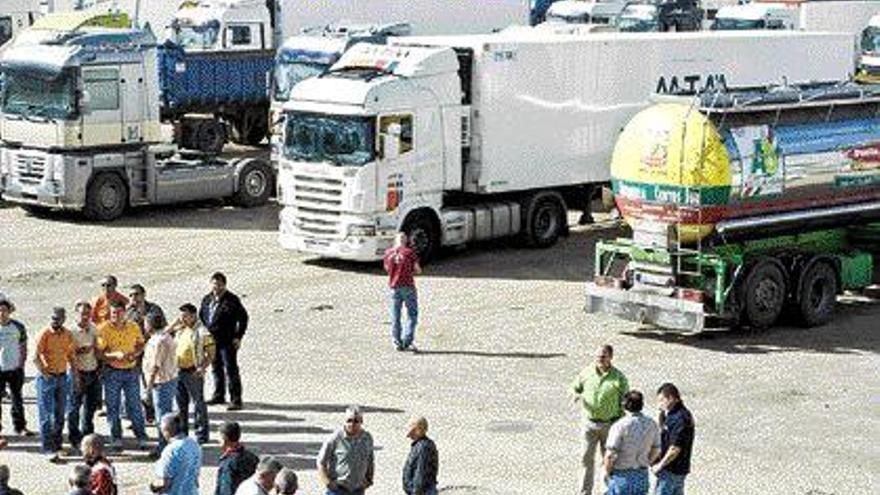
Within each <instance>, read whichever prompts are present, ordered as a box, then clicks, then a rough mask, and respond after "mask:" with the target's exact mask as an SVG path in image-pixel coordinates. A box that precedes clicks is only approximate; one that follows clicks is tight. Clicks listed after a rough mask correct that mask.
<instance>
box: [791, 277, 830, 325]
mask: <svg viewBox="0 0 880 495" xmlns="http://www.w3.org/2000/svg"><path fill="white" fill-rule="evenodd" d="M798 295H799V297H800V299H799V300H798V310H799V312H798V313H799V316H800V319H801V323H802V324H803V325H804V326H807V327H816V326H819V325H823V324H825V323H827V322H828V320H830V319H831V316H832V315H833V313H834V306H835V304H836V303H837V272H836V271H835V270H834V267H832V266H831V265H830V264H828V263H826V262H821V261H820V262H817V263H813V264H812V265H811V266H810V267H809V268H807V271H805V272H804V274H803V277H802V278H801V285H800V291H799V293H798Z"/></svg>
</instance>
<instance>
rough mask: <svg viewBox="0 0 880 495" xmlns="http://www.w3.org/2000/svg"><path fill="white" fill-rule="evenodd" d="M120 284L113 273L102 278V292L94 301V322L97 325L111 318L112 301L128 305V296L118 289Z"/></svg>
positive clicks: (123, 305) (124, 305)
mask: <svg viewBox="0 0 880 495" xmlns="http://www.w3.org/2000/svg"><path fill="white" fill-rule="evenodd" d="M118 284H119V283H118V282H117V280H116V277H115V276H113V275H107V276H106V277H104V278H103V279H101V294H100V295H98V296H97V297H96V298H95V300H94V301H92V323H94V324H95V325H96V326H97V325H100V324H101V323H104V322H105V321H107V320H109V319H110V303H111V302H113V301H117V302H119V303H121V304H122V307H123V308H125V307H127V306H128V298H127V297H125V296H124V295H122V293H120V292H119V291H117V290H116V287H117V286H118Z"/></svg>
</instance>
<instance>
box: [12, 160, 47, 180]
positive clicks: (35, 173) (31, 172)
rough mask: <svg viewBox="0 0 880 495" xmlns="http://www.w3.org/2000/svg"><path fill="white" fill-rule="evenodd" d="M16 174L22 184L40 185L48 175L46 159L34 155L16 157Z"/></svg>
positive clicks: (14, 163) (14, 162)
mask: <svg viewBox="0 0 880 495" xmlns="http://www.w3.org/2000/svg"><path fill="white" fill-rule="evenodd" d="M13 167H14V170H15V174H16V175H18V177H19V180H21V181H22V182H29V183H32V184H39V183H40V182H42V181H43V176H44V175H45V173H46V157H44V156H33V155H15V157H14V158H13Z"/></svg>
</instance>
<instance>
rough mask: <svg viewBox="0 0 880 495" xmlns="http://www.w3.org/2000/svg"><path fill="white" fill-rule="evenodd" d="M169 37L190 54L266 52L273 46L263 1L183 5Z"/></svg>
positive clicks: (219, 0) (221, 0) (217, 0)
mask: <svg viewBox="0 0 880 495" xmlns="http://www.w3.org/2000/svg"><path fill="white" fill-rule="evenodd" d="M169 34H170V37H171V39H172V40H173V41H174V42H175V43H177V44H178V45H180V46H182V47H183V48H184V49H186V50H193V51H195V50H204V51H215V50H216V51H219V50H223V51H230V50H232V51H238V50H242V51H245V50H266V49H271V48H273V47H274V43H275V41H274V39H273V38H274V32H273V29H272V19H271V13H270V12H269V10H268V9H267V8H266V2H265V1H264V0H203V1H189V2H183V3H182V4H181V6H180V9H178V11H177V12H176V13H175V14H174V19H173V20H172V21H171V26H170V27H169Z"/></svg>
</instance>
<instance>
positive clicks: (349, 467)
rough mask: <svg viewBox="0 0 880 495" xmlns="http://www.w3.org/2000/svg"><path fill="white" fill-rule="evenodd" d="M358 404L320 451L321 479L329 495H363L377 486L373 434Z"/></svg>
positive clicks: (349, 409) (347, 410)
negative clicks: (365, 426)
mask: <svg viewBox="0 0 880 495" xmlns="http://www.w3.org/2000/svg"><path fill="white" fill-rule="evenodd" d="M363 423H364V414H363V412H362V411H361V408H360V407H358V406H349V408H348V409H346V411H345V425H344V426H343V427H342V428H340V429H339V430H337V431H336V432H334V433H333V435H331V436H330V438H328V439H327V440H326V441H325V442H324V444H323V445H322V446H321V451H320V452H319V453H318V479H319V480H320V481H321V483H323V484H324V485H325V486H326V487H327V492H326V495H363V494H364V492H365V491H366V489H367V488H369V487H371V486H372V485H373V472H374V470H375V463H374V457H373V437H372V436H371V435H370V433H369V432H367V431H366V430H365V429H364V427H363Z"/></svg>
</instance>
